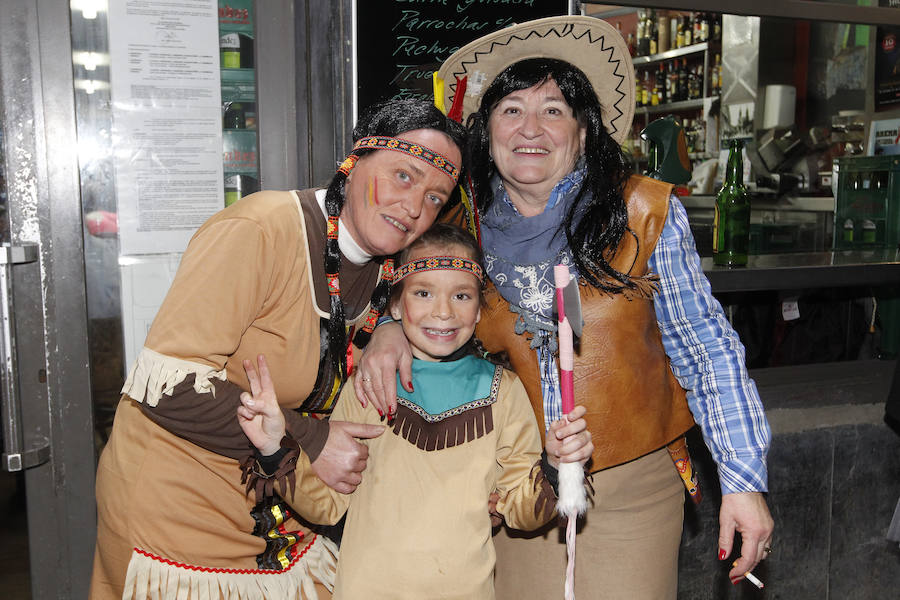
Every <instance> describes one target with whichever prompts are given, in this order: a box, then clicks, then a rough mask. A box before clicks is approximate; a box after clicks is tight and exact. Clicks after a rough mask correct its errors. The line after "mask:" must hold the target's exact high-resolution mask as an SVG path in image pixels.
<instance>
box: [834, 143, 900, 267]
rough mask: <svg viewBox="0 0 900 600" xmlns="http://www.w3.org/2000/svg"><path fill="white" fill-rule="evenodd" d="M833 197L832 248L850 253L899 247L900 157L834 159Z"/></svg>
mask: <svg viewBox="0 0 900 600" xmlns="http://www.w3.org/2000/svg"><path fill="white" fill-rule="evenodd" d="M833 168H834V176H835V179H836V181H837V198H836V200H835V210H834V248H835V249H836V250H851V249H860V248H873V247H897V246H898V244H900V156H895V155H890V156H853V157H841V158H836V159H835V160H834V167H833Z"/></svg>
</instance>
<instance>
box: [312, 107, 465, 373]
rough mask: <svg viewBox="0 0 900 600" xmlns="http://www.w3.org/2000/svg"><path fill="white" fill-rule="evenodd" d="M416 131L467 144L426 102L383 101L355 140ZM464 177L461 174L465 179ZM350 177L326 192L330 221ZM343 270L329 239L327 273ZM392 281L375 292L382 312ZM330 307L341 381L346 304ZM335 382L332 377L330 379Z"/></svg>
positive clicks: (331, 349)
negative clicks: (429, 130) (431, 131)
mask: <svg viewBox="0 0 900 600" xmlns="http://www.w3.org/2000/svg"><path fill="white" fill-rule="evenodd" d="M414 129H434V130H436V131H440V132H442V133H444V134H446V135H447V136H448V137H449V138H450V140H451V141H452V142H453V143H454V144H455V145H456V146H457V147H458V148H459V149H460V152H462V150H463V149H464V148H465V145H466V131H465V129H464V128H463V126H462V125H460V124H459V123H457V122H455V121H451V120H450V119H448V118H447V117H446V116H444V114H443V113H441V111H439V110H438V109H437V108H435V106H434V105H433V104H432V103H430V102H426V101H424V100H415V99H406V100H394V101H387V102H381V103H378V104H374V105H372V106H371V107H369V108H368V109H366V110H365V111H364V112H363V113H362V114H361V115H360V116H359V119H358V120H357V122H356V126H355V127H354V128H353V141H354V142H356V141H357V140H359V139H360V138H363V137H367V136H374V135H377V136H390V137H396V136H401V135H402V134H403V133H404V132H407V131H413V130H414ZM376 151H377V150H373V149H371V148H360V149H359V150H355V151H353V152H351V155H355V156H357V157H358V158H361V157H363V156H365V155H366V154H369V153H370V152H376ZM462 177H464V175H460V179H462ZM346 182H347V174H346V173H344V172H343V171H338V172H337V173H335V175H334V177H332V179H331V183H330V184H329V185H328V189H327V191H326V193H325V210H326V212H327V213H328V217H329V218H335V219H336V218H338V217H339V216H340V214H341V210H342V209H343V207H344V191H345V185H346ZM458 201H459V191H458V188H456V187H455V188H454V191H453V194H452V196H451V198H450V199H449V200H448V202H447V204H446V205H445V207H444V209H445V210H446V209H447V208H449V207H450V206H451V205H452V204H454V203H455V202H458ZM340 268H341V253H340V249H339V247H338V241H337V237H336V236H334V237H329V238H328V239H326V241H325V273H326V274H335V275H336V274H338V273H339V272H340ZM390 291H391V288H390V282H388V281H386V280H384V279H382V280H381V281H379V282H378V285H376V286H375V289H374V290H373V292H372V299H371V305H372V307H373V308H374V309H376V310H377V311H378V312H379V313H381V312H382V311H384V308H385V306H387V301H388V298H389V297H390ZM330 298H331V305H330V311H329V321H328V354H329V359H328V360H329V362H330V363H331V366H332V369H333V373H334V374H340V377H341V380H345V379H346V377H347V365H346V361H345V360H344V352H345V350H346V348H347V334H346V331H345V325H344V318H345V315H344V303H343V302H342V301H341V297H340V295H339V294H331V296H330ZM370 336H371V334H370V333H369V332H367V331H363V330H362V329H360V331H359V332H357V334H356V336H355V337H354V342H355V343H356V345H357V346H359V347H360V348H361V347H363V346H365V345H366V344H367V343H368V341H369V337H370ZM329 379H332V380H333V378H329Z"/></svg>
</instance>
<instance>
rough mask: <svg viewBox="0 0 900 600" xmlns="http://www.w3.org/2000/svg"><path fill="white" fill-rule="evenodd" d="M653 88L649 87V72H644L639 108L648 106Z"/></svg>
mask: <svg viewBox="0 0 900 600" xmlns="http://www.w3.org/2000/svg"><path fill="white" fill-rule="evenodd" d="M652 93H653V88H652V87H651V86H650V71H644V83H643V84H642V85H641V106H650V95H651V94H652Z"/></svg>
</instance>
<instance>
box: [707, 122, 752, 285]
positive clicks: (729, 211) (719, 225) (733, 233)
mask: <svg viewBox="0 0 900 600" xmlns="http://www.w3.org/2000/svg"><path fill="white" fill-rule="evenodd" d="M729 146H730V147H729V150H728V162H727V164H726V167H725V180H724V181H723V182H722V188H721V189H720V190H719V193H718V194H717V195H716V215H715V220H714V222H713V263H715V264H717V265H722V266H727V267H742V266H746V264H747V254H748V252H749V250H750V195H749V194H748V193H747V189H746V188H745V187H744V160H743V154H742V151H743V142H741V140H739V139H733V140H730V144H729Z"/></svg>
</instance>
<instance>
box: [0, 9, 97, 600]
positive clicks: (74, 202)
mask: <svg viewBox="0 0 900 600" xmlns="http://www.w3.org/2000/svg"><path fill="white" fill-rule="evenodd" d="M0 9H2V12H3V15H4V18H3V19H2V20H0V107H2V110H0V131H2V138H3V144H2V146H3V160H2V163H0V174H2V177H3V180H4V182H5V187H6V197H5V201H4V202H3V206H2V208H3V211H2V219H0V221H2V223H0V241H2V247H0V312H2V318H0V321H2V332H0V359H2V360H0V379H2V392H3V393H2V398H0V418H2V419H0V420H2V429H0V430H2V438H3V454H2V472H3V474H2V484H3V487H2V488H0V489H4V490H7V491H8V492H9V495H8V498H9V499H12V503H7V504H6V505H4V506H2V509H0V510H2V511H3V513H4V515H3V516H4V518H5V521H6V522H7V523H12V524H13V525H14V527H9V528H6V527H5V528H3V529H2V530H0V536H2V541H0V547H2V548H4V551H8V552H10V554H11V555H12V560H10V564H15V565H16V566H17V572H14V573H11V574H10V573H2V572H0V576H2V577H3V581H0V587H2V589H3V591H4V594H3V595H4V597H7V598H28V597H31V598H35V599H43V598H78V597H85V596H86V594H87V586H88V582H89V578H90V565H91V557H92V555H93V546H94V530H95V516H94V515H95V511H94V496H93V481H94V470H95V449H94V434H93V432H94V427H93V418H92V408H91V392H90V376H89V371H88V368H87V367H88V349H87V341H86V340H87V319H86V307H85V282H84V249H83V243H82V230H81V222H82V220H81V213H80V207H81V203H80V194H79V186H78V169H77V164H78V163H77V152H76V136H75V118H74V115H75V110H74V104H73V94H72V89H73V83H72V67H71V65H72V51H71V41H70V37H69V3H68V1H67V0H50V1H44V0H40V2H38V0H26V1H13V0H4V1H2V2H0ZM23 491H24V503H23V502H22V500H21V494H22V493H23ZM26 525H27V535H26V528H25V526H26ZM28 540H30V541H32V542H38V543H31V544H28V543H27V541H28ZM7 549H9V550H7ZM4 562H5V561H4ZM28 572H30V573H31V576H30V582H29V577H28V575H27V573H28ZM7 592H9V593H7ZM12 594H18V595H17V596H13V595H12Z"/></svg>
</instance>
